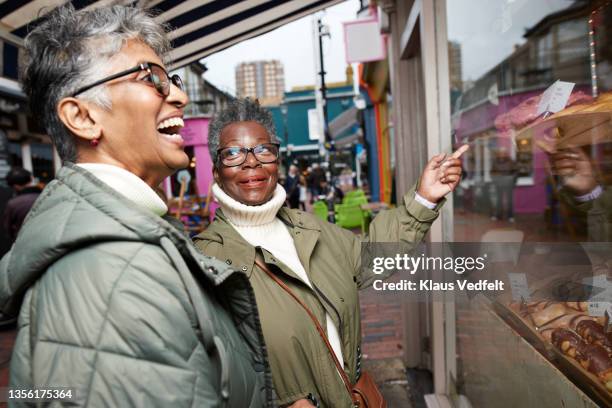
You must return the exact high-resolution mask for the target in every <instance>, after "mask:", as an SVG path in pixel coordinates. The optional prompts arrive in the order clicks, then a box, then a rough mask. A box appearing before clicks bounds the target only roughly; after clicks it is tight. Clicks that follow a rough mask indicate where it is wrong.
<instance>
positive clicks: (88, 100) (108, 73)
mask: <svg viewBox="0 0 612 408" xmlns="http://www.w3.org/2000/svg"><path fill="white" fill-rule="evenodd" d="M24 50H25V57H26V66H25V70H24V74H23V82H24V91H25V93H26V95H27V96H28V99H29V102H30V110H31V112H36V113H38V114H39V115H40V116H39V120H40V122H41V125H42V126H43V127H44V128H45V129H46V131H47V134H48V135H49V136H50V137H51V139H52V141H53V143H54V145H55V147H56V149H57V151H58V153H59V155H60V158H61V159H62V162H63V167H62V168H61V169H60V170H59V171H58V172H57V174H56V178H55V180H53V181H52V182H51V183H49V184H48V185H47V187H46V188H45V190H44V192H43V193H42V195H41V196H40V197H39V199H38V200H37V201H36V203H35V205H34V206H33V207H32V210H31V212H30V215H29V216H28V217H27V219H26V221H25V223H24V224H23V226H22V228H21V231H20V233H19V236H18V237H17V240H16V241H15V244H14V245H13V247H12V249H11V251H10V252H9V253H7V254H6V255H5V256H4V258H2V261H0V310H1V312H2V314H3V315H4V316H15V315H16V314H17V313H18V312H19V310H21V313H20V315H19V324H18V333H17V339H16V341H15V348H14V349H13V356H12V358H11V365H10V387H11V388H13V389H20V390H32V389H42V388H54V387H69V388H70V389H71V390H72V398H71V399H70V400H69V401H65V402H60V401H53V402H51V405H54V406H59V405H68V406H89V407H103V406H112V407H134V406H137V407H228V408H244V407H253V408H255V407H261V406H264V405H266V404H268V402H266V400H268V401H270V400H271V398H272V388H271V387H270V386H269V384H270V380H269V379H268V377H269V375H270V374H269V369H268V365H267V360H266V351H265V347H264V345H263V334H262V332H261V328H260V327H261V326H260V322H259V318H258V312H257V305H256V304H255V302H254V300H253V294H252V289H251V287H250V286H249V281H248V278H247V277H246V275H244V274H242V273H240V272H237V271H234V270H233V269H230V268H229V267H228V266H227V265H226V264H225V263H222V262H219V261H216V260H213V259H211V258H209V257H206V256H204V255H203V254H201V253H200V252H199V251H198V250H197V249H196V248H195V247H194V245H193V243H192V242H191V240H190V239H189V238H188V237H187V236H185V234H184V232H183V226H182V225H181V224H180V223H178V224H176V223H175V222H176V219H175V218H174V217H172V216H169V215H168V214H167V213H168V207H167V206H166V204H165V203H164V202H163V200H162V199H161V198H160V197H159V196H158V195H157V193H156V192H155V188H156V187H157V186H158V185H159V184H160V183H161V182H162V181H163V180H165V179H166V178H167V177H169V176H171V175H172V174H173V173H174V172H175V171H176V170H178V169H182V168H185V167H187V166H188V164H189V157H188V156H187V154H186V153H185V152H184V149H183V143H184V142H183V139H182V137H181V136H180V135H179V131H180V129H181V128H182V127H183V108H184V107H185V105H186V104H187V102H188V99H187V95H186V94H185V92H183V89H182V88H183V83H182V80H181V79H180V77H178V76H176V75H173V76H170V75H169V74H168V72H167V70H166V68H164V62H163V61H164V58H166V57H167V56H168V54H169V53H170V42H169V39H168V38H167V36H166V32H165V30H164V27H163V26H161V25H160V24H159V23H158V22H157V21H156V20H155V18H154V17H153V16H151V15H150V14H148V13H147V12H145V11H143V10H142V9H140V8H137V7H131V6H120V5H116V6H106V7H104V6H103V7H97V8H84V9H81V10H79V11H76V10H75V9H74V6H72V4H71V3H67V4H66V5H65V6H60V7H59V8H57V9H56V10H54V11H51V12H50V13H49V15H48V16H47V17H45V18H44V19H43V20H42V21H41V22H40V23H39V24H37V25H36V28H34V30H33V31H32V32H31V33H29V34H28V36H27V38H26V39H25V49H24ZM237 322H238V323H237Z"/></svg>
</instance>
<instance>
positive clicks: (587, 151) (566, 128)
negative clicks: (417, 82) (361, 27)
mask: <svg viewBox="0 0 612 408" xmlns="http://www.w3.org/2000/svg"><path fill="white" fill-rule="evenodd" d="M446 5H447V12H446V16H447V27H448V29H447V31H448V39H447V40H448V44H449V50H448V51H449V53H448V55H449V58H450V61H449V64H448V65H449V69H450V70H451V72H449V77H450V78H452V87H451V90H450V91H451V94H450V98H451V101H452V103H453V105H452V106H453V111H452V122H451V132H452V134H453V142H454V144H455V146H456V147H458V146H459V145H461V144H464V143H468V144H470V150H469V151H468V152H467V154H465V155H464V157H463V159H462V160H463V169H464V177H463V180H462V181H461V183H460V185H459V186H458V188H457V189H456V190H455V192H454V197H453V204H454V208H453V233H454V238H455V240H456V241H476V242H479V243H480V242H486V243H495V242H497V243H498V244H499V243H500V242H504V244H505V245H507V247H504V252H508V253H509V252H510V248H511V247H512V245H511V244H506V243H507V242H509V241H507V240H510V241H513V242H517V243H519V244H520V247H521V250H520V251H519V252H520V254H519V255H520V256H517V258H515V259H514V260H513V262H519V261H521V260H523V261H524V260H528V262H531V267H533V270H529V269H528V268H527V266H529V265H527V266H525V267H523V266H522V267H521V268H517V269H516V272H517V273H522V274H528V275H525V276H526V279H527V281H526V282H527V283H525V286H526V288H527V290H528V291H529V293H530V295H529V296H532V294H534V293H544V292H546V293H549V294H550V293H561V291H563V290H566V291H565V292H563V293H565V294H566V295H567V293H569V290H567V289H568V288H569V285H568V283H569V282H571V283H574V282H578V286H580V287H582V285H583V283H584V282H595V279H599V280H600V281H601V282H603V284H602V285H603V286H601V287H602V288H604V289H602V291H603V290H605V289H608V290H609V287H610V282H612V281H611V280H610V277H612V255H611V254H612V250H611V249H610V245H612V244H611V243H612V200H611V197H612V120H611V119H610V118H611V112H612V2H609V1H565V0H550V1H534V2H527V1H523V2H521V1H506V0H493V1H490V0H473V1H472V2H470V10H469V11H468V10H467V9H466V8H465V2H463V1H460V0H447V1H446ZM473 10H478V12H477V13H474V12H473ZM451 46H452V52H451V48H450V47H451ZM556 81H563V82H566V83H570V84H571V90H570V91H569V92H567V94H566V97H565V98H564V99H563V100H562V102H561V103H560V106H558V107H554V108H553V107H551V105H547V106H543V105H542V100H543V95H544V92H545V91H546V90H547V89H551V86H553V84H554V83H555V82H556ZM553 89H554V88H553ZM557 95H560V94H557ZM557 97H558V96H557ZM535 242H538V243H540V244H537V245H535V246H532V247H531V248H535V249H532V250H530V251H531V252H530V251H525V250H524V249H525V248H526V247H528V246H529V245H532V244H533V243H535ZM552 242H554V243H555V244H556V243H563V244H570V243H571V244H572V246H568V248H571V250H567V252H560V253H555V250H554V249H552V248H554V247H553V245H551V244H550V243H552ZM542 243H545V244H542ZM574 243H580V244H576V245H574ZM591 244H597V245H598V246H595V245H593V246H589V245H591ZM538 245H539V246H538ZM597 248H602V249H597ZM557 251H558V250H557ZM572 251H574V252H572ZM570 254H572V255H570ZM519 258H520V259H519ZM577 259H579V260H580V261H579V262H578V263H572V262H575V261H576V260H577ZM555 262H556V263H555ZM583 264H584V265H586V267H585V268H584V269H582V268H581V265H583ZM513 265H515V266H516V265H517V263H513ZM512 267H513V266H512V265H510V264H508V268H512ZM534 270H535V271H534ZM561 270H567V271H569V272H570V274H572V278H571V279H575V280H571V279H569V278H568V275H564V277H563V278H560V277H559V276H560V275H559V273H560V271H561ZM543 271H545V273H544V272H543ZM505 272H506V271H504V273H505ZM531 272H536V273H535V274H531V275H529V273H531ZM538 273H539V274H538ZM582 273H586V275H581V274H582ZM585 276H586V278H585ZM584 279H586V280H584ZM589 279H590V280H589ZM506 281H507V282H508V281H509V280H506ZM606 285H607V286H606ZM605 293H607V296H608V297H607V298H605V297H604V298H602V299H603V301H605V302H610V299H611V298H610V295H609V293H610V292H605ZM595 294H596V291H592V292H587V291H584V292H582V293H581V295H578V296H576V295H574V298H573V299H575V300H581V301H583V302H581V303H580V302H578V303H575V305H574V306H575V307H576V308H575V309H571V308H570V307H569V306H568V303H567V302H565V301H564V300H567V297H566V298H563V297H560V296H554V297H553V296H549V297H548V298H545V297H538V296H536V295H534V296H533V297H529V296H528V299H525V297H517V295H516V293H515V291H514V290H510V291H507V292H506V294H505V295H507V296H508V298H507V299H504V298H503V297H499V296H488V297H486V298H485V297H482V298H481V300H484V301H483V302H480V301H469V302H459V301H458V302H457V303H456V309H455V312H456V315H455V317H456V326H455V327H456V333H453V334H456V338H452V339H448V340H449V341H450V342H455V343H452V344H453V345H454V346H456V355H457V356H458V357H457V367H458V370H457V376H456V377H453V378H448V377H447V380H449V381H450V382H453V383H454V385H456V389H457V392H458V393H460V394H464V395H466V396H467V397H468V398H469V400H470V403H471V405H472V406H498V405H499V404H500V403H501V402H500V401H503V404H502V405H504V406H541V407H544V406H551V407H552V406H561V405H564V406H589V407H591V406H592V407H595V406H612V405H610V404H612V381H609V380H605V381H604V380H602V378H604V377H603V376H601V375H600V376H597V373H595V374H594V367H593V366H591V370H590V371H589V369H588V367H587V368H586V369H585V367H586V365H584V364H583V366H582V368H581V366H580V364H579V362H578V361H577V359H576V358H574V357H572V356H571V355H568V353H567V350H565V352H564V350H560V349H559V347H560V345H554V344H553V342H552V341H551V336H550V335H549V336H548V337H547V336H546V329H547V328H548V329H550V330H549V331H548V333H549V334H550V333H551V331H552V329H564V330H568V331H569V332H571V333H576V336H577V337H576V338H579V339H580V340H581V341H584V342H585V344H586V343H590V344H591V347H593V348H597V347H595V346H594V345H593V342H592V341H591V339H589V338H585V337H584V336H583V334H584V333H583V332H581V331H580V330H578V328H577V325H576V324H574V322H575V321H574V320H572V321H570V320H571V319H566V320H563V319H564V316H567V315H569V314H571V313H574V314H575V315H580V317H581V318H582V316H585V317H586V318H587V319H591V320H592V321H595V320H597V319H596V318H598V317H599V319H598V320H597V325H598V326H596V327H597V328H600V330H601V331H602V333H604V327H605V324H606V323H605V322H607V321H609V320H604V318H603V317H602V316H601V315H597V314H596V313H597V312H596V311H594V310H593V309H592V308H591V306H590V305H589V302H591V303H592V302H595V301H596V300H598V298H597V297H593V296H595ZM538 300H545V301H544V302H540V303H538V302H537V301H538ZM606 304H608V303H606ZM538 305H539V306H538ZM549 306H552V309H547V308H548V307H549ZM555 308H557V309H559V310H560V313H558V314H554V313H552V310H553V309H555ZM538 312H542V313H540V315H538V314H537V313H538ZM547 313H551V314H550V315H548V314H547ZM545 314H546V316H545V318H544V319H543V320H537V319H538V318H540V317H541V316H542V315H545ZM611 318H612V316H611ZM555 322H556V323H555ZM547 325H548V326H547ZM581 336H582V337H581ZM519 350H520V352H519ZM538 350H539V351H545V352H544V353H541V354H540V353H539V352H538ZM452 351H453V352H455V349H454V348H453V349H452ZM600 352H601V353H602V354H601V357H600V361H598V362H597V364H601V365H602V366H603V365H606V367H610V366H612V356H611V355H610V353H609V350H608V352H606V351H605V350H604V348H602V350H600ZM606 353H607V354H606ZM519 354H520V355H521V357H520V358H519V359H516V358H514V357H515V356H516V355H519ZM553 354H554V355H555V356H556V357H555V358H551V359H549V360H547V357H550V356H551V355H553ZM454 355H455V354H453V356H454ZM529 356H531V357H529ZM530 359H532V361H531V360H530ZM519 360H520V361H519ZM536 360H537V363H536V362H535V361H536ZM529 361H531V362H529ZM518 365H520V366H521V368H520V369H517V368H516V366H518ZM545 372H547V373H550V374H546V375H545V374H543V373H545ZM519 373H520V374H519ZM449 377H450V376H449ZM543 378H545V380H543ZM604 379H605V378H604ZM570 381H571V382H574V383H575V385H576V386H577V387H573V388H572V389H570V388H569V387H567V384H569V382H570ZM509 384H511V385H512V386H511V387H509V386H508V385H509ZM606 387H607V388H606ZM451 388H453V389H454V387H451ZM566 388H567V389H566ZM578 388H580V390H578ZM560 390H563V392H559V391H560ZM550 395H555V397H557V396H558V398H559V399H558V400H555V401H554V402H551V401H552V400H551V399H550ZM549 403H550V404H549Z"/></svg>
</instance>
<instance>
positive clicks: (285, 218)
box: [196, 207, 321, 279]
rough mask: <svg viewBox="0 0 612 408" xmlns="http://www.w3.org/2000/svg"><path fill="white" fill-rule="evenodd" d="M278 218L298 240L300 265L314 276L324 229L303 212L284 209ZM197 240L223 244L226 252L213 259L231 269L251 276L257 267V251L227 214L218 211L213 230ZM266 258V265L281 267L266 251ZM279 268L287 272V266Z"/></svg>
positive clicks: (297, 248) (203, 233)
mask: <svg viewBox="0 0 612 408" xmlns="http://www.w3.org/2000/svg"><path fill="white" fill-rule="evenodd" d="M277 216H278V217H279V218H280V220H281V221H282V222H283V223H285V225H287V227H288V228H289V233H290V234H291V236H292V238H293V240H294V243H295V248H296V250H297V253H298V256H299V257H300V261H301V262H302V265H303V266H304V269H305V270H306V273H307V274H308V275H309V276H310V273H309V264H310V256H311V255H312V252H313V250H314V248H315V246H316V244H317V241H318V239H319V235H320V232H321V227H320V226H319V225H318V224H317V223H316V222H315V221H313V220H312V219H310V217H308V216H306V215H305V213H304V212H302V211H298V210H291V209H289V208H286V207H282V208H281V209H280V210H279V211H278V214H277ZM197 239H202V240H205V241H212V242H216V243H219V244H221V245H222V246H223V250H222V252H221V253H218V254H213V255H214V256H216V257H218V258H219V259H220V260H221V261H223V262H225V263H226V264H227V265H229V266H230V267H231V268H233V269H235V270H239V271H242V272H245V273H247V274H248V275H250V273H251V270H252V268H253V265H254V264H255V255H256V251H255V248H254V247H253V246H252V245H251V244H249V243H248V242H247V241H246V240H245V239H244V238H242V236H241V235H240V233H239V232H238V231H236V230H235V229H234V227H232V226H231V224H230V223H229V221H228V219H227V216H226V215H225V214H223V210H221V209H218V210H217V211H216V213H215V220H214V221H213V223H212V224H211V226H210V227H209V228H208V229H207V230H206V231H204V232H202V233H201V234H199V235H198V236H197V237H196V240H197ZM264 258H265V261H266V263H277V261H276V260H275V259H274V258H273V257H272V256H271V255H269V254H268V253H267V252H266V251H264ZM279 266H280V267H281V269H283V268H282V266H283V265H279ZM284 272H285V273H286V274H288V275H290V276H292V277H294V278H297V279H299V278H298V277H297V275H295V273H293V271H290V270H284Z"/></svg>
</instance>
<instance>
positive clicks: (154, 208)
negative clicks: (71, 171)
mask: <svg viewBox="0 0 612 408" xmlns="http://www.w3.org/2000/svg"><path fill="white" fill-rule="evenodd" d="M77 166H79V167H82V168H84V169H85V170H87V171H89V172H90V173H92V174H93V175H94V176H96V178H98V179H100V180H101V181H103V182H104V183H105V184H107V185H108V186H109V187H111V188H112V189H114V190H116V191H117V192H118V193H119V194H121V195H122V196H124V197H125V198H127V199H128V200H130V201H132V202H134V204H136V205H138V206H139V207H141V208H143V209H144V210H146V211H150V212H152V213H153V214H155V215H159V216H160V217H161V216H162V215H165V214H166V213H167V212H168V207H167V206H166V203H164V201H163V200H162V199H161V198H160V197H159V196H158V195H157V193H156V192H155V191H154V190H153V189H152V188H151V187H150V186H149V185H148V184H147V183H145V182H144V181H143V180H142V179H141V178H140V177H138V176H137V175H135V174H134V173H132V172H129V171H127V170H125V169H122V168H121V167H117V166H114V165H112V164H103V163H77Z"/></svg>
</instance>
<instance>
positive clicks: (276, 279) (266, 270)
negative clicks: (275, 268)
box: [255, 255, 354, 401]
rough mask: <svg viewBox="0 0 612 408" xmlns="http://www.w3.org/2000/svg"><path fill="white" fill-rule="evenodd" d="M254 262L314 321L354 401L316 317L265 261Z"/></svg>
mask: <svg viewBox="0 0 612 408" xmlns="http://www.w3.org/2000/svg"><path fill="white" fill-rule="evenodd" d="M255 263H256V264H257V266H259V267H260V268H261V269H262V270H263V271H264V272H265V273H266V274H267V275H268V276H269V277H270V278H272V280H273V281H274V282H276V283H277V284H278V286H280V287H281V288H283V290H284V291H285V292H287V293H288V294H289V295H290V296H291V297H292V298H293V299H294V300H295V301H296V302H297V303H298V304H299V305H300V306H302V308H303V309H304V310H305V311H306V313H307V314H308V316H309V317H310V320H312V322H313V323H314V325H315V327H316V328H317V332H319V335H320V336H321V338H322V339H323V342H324V343H325V346H326V347H327V350H328V351H329V355H330V356H331V358H332V360H333V361H334V364H335V365H336V368H337V369H338V373H339V374H340V377H342V382H343V383H344V386H345V387H346V390H347V391H348V393H349V395H350V396H351V400H352V401H354V398H353V387H352V386H351V382H350V381H349V379H348V376H347V375H346V373H345V372H344V369H343V368H342V366H341V365H340V361H338V357H336V353H335V352H334V349H333V348H332V346H331V344H329V340H328V339H327V335H326V334H325V331H324V330H323V328H322V327H321V325H320V324H319V321H318V320H317V317H316V316H315V315H314V314H313V313H312V311H311V310H310V309H309V308H308V306H306V304H305V303H304V302H302V300H301V299H300V298H298V297H297V295H296V294H295V293H293V291H292V290H291V289H289V287H288V286H287V285H286V284H285V283H284V282H283V281H282V280H280V279H279V278H278V276H276V275H275V274H274V273H272V271H271V270H270V269H269V268H268V265H266V263H265V262H263V261H262V260H261V259H260V258H259V255H258V256H256V257H255Z"/></svg>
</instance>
